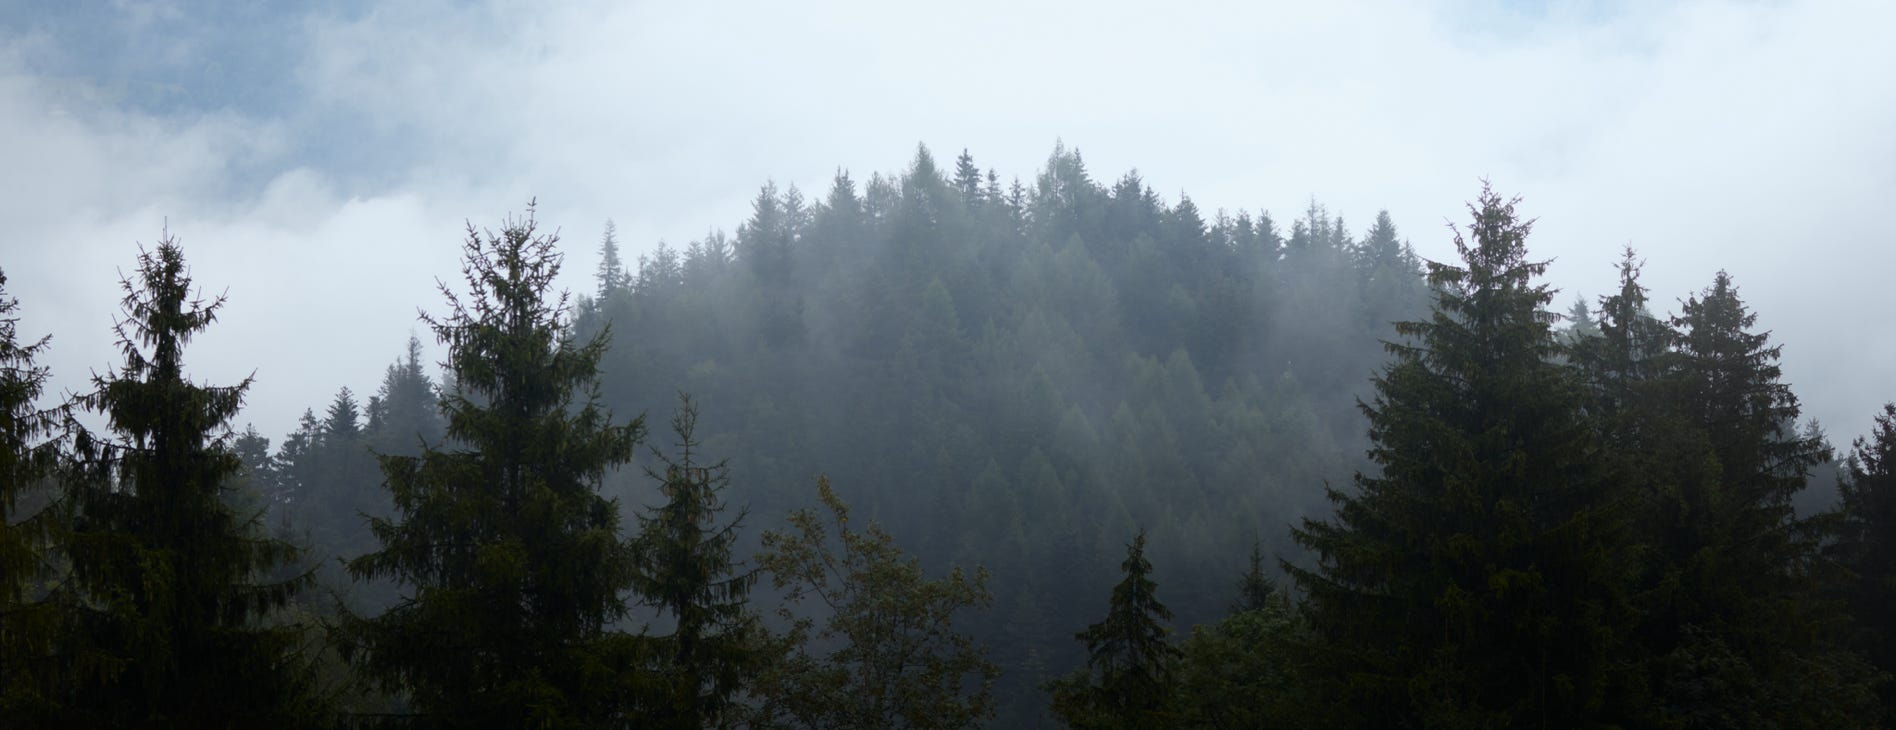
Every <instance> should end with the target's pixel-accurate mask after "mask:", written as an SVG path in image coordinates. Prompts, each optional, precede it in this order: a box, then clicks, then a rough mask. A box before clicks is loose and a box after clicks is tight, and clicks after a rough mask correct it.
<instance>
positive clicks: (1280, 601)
mask: <svg viewBox="0 0 1896 730" xmlns="http://www.w3.org/2000/svg"><path fill="white" fill-rule="evenodd" d="M1303 639H1304V627H1303V625H1302V623H1301V622H1300V621H1299V620H1298V618H1297V615H1296V613H1295V611H1294V610H1293V609H1292V607H1291V605H1290V602H1289V600H1287V599H1286V598H1285V597H1284V596H1283V595H1281V594H1275V593H1273V594H1271V595H1270V596H1269V597H1268V598H1266V599H1265V600H1264V602H1263V604H1262V605H1260V606H1258V607H1256V608H1247V609H1244V610H1241V611H1233V612H1232V614H1231V615H1230V616H1226V617H1225V618H1223V619H1220V620H1219V621H1218V622H1216V623H1212V624H1201V625H1199V626H1194V627H1192V634H1191V636H1190V637H1188V638H1186V639H1185V644H1184V646H1183V647H1182V656H1181V657H1180V659H1179V664H1178V692H1177V698H1176V700H1175V704H1176V707H1177V722H1178V726H1179V727H1189V728H1264V727H1301V726H1309V725H1310V724H1311V723H1309V722H1303V721H1302V718H1300V717H1299V716H1298V715H1297V714H1295V713H1296V712H1297V709H1296V708H1297V705H1298V699H1299V698H1298V691H1299V689H1300V688H1301V685H1300V680H1301V675H1300V674H1299V673H1298V672H1299V669H1298V664H1297V657H1298V656H1299V655H1298V652H1299V651H1300V649H1301V646H1302V644H1303Z"/></svg>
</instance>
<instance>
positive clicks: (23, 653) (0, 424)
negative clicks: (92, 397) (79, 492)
mask: <svg viewBox="0 0 1896 730" xmlns="http://www.w3.org/2000/svg"><path fill="white" fill-rule="evenodd" d="M6 283H7V276H6V272H4V271H0V717H11V718H18V719H19V720H20V721H21V722H22V723H23V724H24V723H28V722H32V721H34V720H38V719H45V718H50V717H51V715H52V713H53V712H54V711H55V710H56V706H54V705H52V704H51V702H52V697H51V696H50V694H49V693H50V692H51V691H52V690H53V688H54V687H56V686H57V683H58V680H57V679H56V678H55V677H54V676H53V675H52V674H51V672H52V671H53V667H51V666H50V653H51V651H52V644H51V641H50V640H51V638H52V632H53V630H54V627H55V626H56V625H57V624H56V621H57V619H58V613H57V611H56V610H55V609H54V607H53V606H50V605H48V604H46V603H44V602H42V601H40V600H39V598H40V597H39V596H38V595H37V594H38V593H40V590H41V586H42V585H43V582H44V581H45V580H46V579H47V578H48V577H50V576H51V575H52V573H53V566H54V562H53V560H52V559H51V557H50V556H49V554H48V544H47V537H48V535H49V531H50V530H51V529H53V528H54V527H55V524H54V523H55V517H56V514H55V513H54V512H52V511H51V510H48V509H45V507H46V506H47V505H46V502H47V501H48V500H47V499H45V498H44V497H45V496H46V495H43V494H40V493H38V490H40V489H41V488H43V487H44V480H45V479H46V477H47V475H48V474H50V473H51V471H52V468H53V466H54V464H55V460H56V458H57V456H58V452H57V450H56V448H57V445H58V444H57V442H56V441H55V440H54V438H53V437H54V435H55V433H56V431H57V430H58V428H59V425H60V421H61V416H62V415H63V414H62V413H61V412H60V409H57V408H55V409H43V408H40V407H39V403H38V401H39V398H40V395H41V394H42V393H43V392H44V391H45V389H46V379H47V378H48V377H49V376H50V373H49V371H48V369H47V368H46V366H44V365H40V364H38V363H37V362H36V359H37V358H38V357H39V356H40V355H42V354H44V353H45V352H46V348H47V345H48V343H49V342H50V341H51V337H50V336H44V337H41V338H39V339H37V340H33V341H30V342H22V341H20V339H19V331H18V324H19V316H18V314H17V312H18V311H19V306H20V303H19V300H17V299H14V298H11V297H9V296H7V294H6Z"/></svg>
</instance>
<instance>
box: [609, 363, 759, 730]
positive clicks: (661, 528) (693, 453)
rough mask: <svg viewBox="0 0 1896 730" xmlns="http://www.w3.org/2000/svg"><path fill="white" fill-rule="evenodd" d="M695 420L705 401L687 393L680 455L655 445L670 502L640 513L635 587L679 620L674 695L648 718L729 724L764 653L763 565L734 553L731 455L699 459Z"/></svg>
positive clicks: (679, 424) (672, 645) (666, 662)
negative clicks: (758, 597)
mask: <svg viewBox="0 0 1896 730" xmlns="http://www.w3.org/2000/svg"><path fill="white" fill-rule="evenodd" d="M697 421H698V410H697V407H696V406H694V405H693V404H692V403H691V400H690V398H687V397H683V396H680V398H679V406H678V412H677V414H676V415H674V416H673V417H672V432H673V433H674V434H676V435H677V437H678V442H677V444H676V445H675V446H676V448H677V455H676V456H675V457H674V456H670V455H667V454H665V453H664V452H662V451H659V450H657V449H653V450H652V455H653V457H654V458H655V459H656V460H657V461H658V463H659V464H660V465H661V468H659V469H656V470H648V474H650V475H651V477H652V478H654V479H657V480H658V481H659V482H660V485H661V486H660V492H661V493H662V494H664V495H665V503H664V504H663V505H660V506H658V507H654V508H651V509H649V510H647V512H646V514H645V515H643V516H641V517H639V523H640V532H639V535H638V538H637V539H636V540H635V541H634V546H635V549H636V551H637V554H638V571H637V573H636V576H637V577H636V579H635V580H634V581H633V589H634V590H635V591H637V592H638V594H639V595H640V596H642V597H643V598H644V599H645V601H646V602H647V603H649V604H651V605H653V606H656V607H657V608H659V609H661V610H663V611H664V612H665V613H667V614H670V616H671V618H672V620H673V622H674V629H673V631H672V635H671V636H670V637H667V639H666V642H665V646H664V651H665V652H666V656H665V657H664V658H663V659H662V660H660V662H659V664H658V666H657V667H656V670H657V671H659V672H661V673H662V674H663V675H664V676H665V677H667V678H668V681H670V682H671V685H672V687H671V692H670V697H669V698H668V699H669V702H668V703H667V704H665V705H663V706H662V707H661V708H659V709H658V710H657V711H656V712H655V713H654V715H653V716H651V717H648V718H646V721H647V722H649V723H652V724H654V725H665V726H670V727H679V728H699V727H724V726H726V725H727V724H729V723H728V720H730V719H731V703H732V698H733V697H734V696H735V694H736V693H737V691H738V690H739V689H740V687H741V685H742V684H743V683H744V681H745V680H746V679H747V678H748V675H749V674H751V673H753V672H754V671H756V670H757V668H758V666H759V664H760V661H761V658H762V653H761V645H760V643H759V640H760V638H761V637H760V635H759V631H760V629H759V627H758V623H757V617H756V614H754V613H752V612H751V611H750V610H749V608H748V601H749V595H750V589H751V585H752V584H753V583H755V582H756V571H755V570H741V567H742V566H741V565H740V564H739V563H737V562H736V561H735V560H733V558H732V557H731V548H732V545H733V544H735V543H736V542H737V529H738V527H739V526H740V525H741V524H742V522H743V517H744V516H743V513H742V512H739V513H738V515H737V516H736V517H735V518H733V519H731V520H730V521H728V522H723V523H721V524H720V521H719V515H721V514H722V513H723V512H724V504H723V500H722V498H721V496H720V495H721V494H722V492H723V491H724V489H725V486H726V484H727V483H728V481H729V477H728V476H727V473H726V472H727V469H726V467H725V464H724V462H722V461H719V462H716V463H712V464H704V463H701V462H700V461H698V456H697V451H698V440H697V436H696V435H695V434H696V432H697Z"/></svg>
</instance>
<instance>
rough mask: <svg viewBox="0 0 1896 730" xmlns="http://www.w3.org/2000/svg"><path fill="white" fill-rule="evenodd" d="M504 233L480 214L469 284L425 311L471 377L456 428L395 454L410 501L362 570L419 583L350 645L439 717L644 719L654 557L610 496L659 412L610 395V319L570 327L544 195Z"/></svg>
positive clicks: (390, 460)
mask: <svg viewBox="0 0 1896 730" xmlns="http://www.w3.org/2000/svg"><path fill="white" fill-rule="evenodd" d="M527 210H528V212H527V216H526V219H525V220H509V221H508V222H507V223H506V225H505V226H504V227H503V229H502V230H501V232H500V233H499V234H498V235H496V234H493V233H487V234H485V235H483V234H482V233H480V232H477V231H475V230H474V227H473V226H472V225H469V226H468V239H467V242H466V244H465V245H464V248H463V251H464V253H465V256H466V261H465V263H464V265H463V273H464V275H465V277H466V280H467V286H468V289H469V294H468V295H466V297H465V298H463V296H462V295H459V294H456V293H455V292H453V291H452V290H450V289H448V288H447V286H446V285H443V286H442V294H443V295H444V297H445V298H446V299H447V304H448V313H447V315H446V316H445V317H439V318H437V317H432V316H425V315H424V319H425V320H426V321H427V322H428V324H429V326H430V327H431V328H432V329H433V330H434V333H435V337H436V339H437V340H438V341H440V342H441V343H442V344H443V345H445V346H447V348H448V365H449V367H450V369H451V371H452V372H453V375H454V377H455V383H456V387H455V388H454V389H453V390H451V391H449V392H448V394H447V395H446V396H445V397H444V398H443V405H444V409H445V411H446V414H447V421H448V427H447V440H446V442H444V443H443V444H439V445H435V444H431V445H428V446H427V447H425V448H424V449H423V451H422V453H421V455H420V456H417V457H406V456H395V455H388V456H383V457H381V463H382V471H383V474H384V475H385V477H386V478H387V483H388V487H389V490H390V492H391V493H392V495H393V497H394V504H395V510H396V514H395V516H394V517H393V518H391V519H374V520H371V525H372V528H373V530H374V533H375V536H376V537H377V538H379V539H380V541H381V543H382V549H381V550H380V551H378V552H375V553H372V554H370V555H365V556H363V557H360V558H357V559H355V560H352V561H350V562H349V570H350V572H351V573H352V574H354V575H355V577H356V578H357V579H358V580H365V579H380V578H388V579H393V580H395V581H397V582H398V583H400V584H402V585H403V586H405V587H406V589H407V595H405V596H404V597H403V599H402V600H401V601H400V602H399V603H397V604H396V605H395V606H394V607H393V608H391V609H389V610H388V611H387V612H386V613H384V614H382V615H381V616H378V617H375V618H372V619H356V620H352V621H351V622H350V624H349V628H350V629H351V632H350V634H351V636H352V639H353V642H354V643H352V644H351V645H350V646H348V647H346V649H347V650H348V651H347V652H346V653H347V654H348V655H349V656H351V657H352V658H353V659H354V661H356V662H357V663H358V664H359V665H360V666H362V667H363V668H364V669H366V670H367V671H368V672H370V673H371V674H372V675H373V676H375V677H378V678H379V679H381V680H382V681H384V682H385V683H388V684H390V685H392V686H395V687H399V688H405V689H406V690H407V691H408V692H409V693H410V696H411V698H412V701H413V703H414V706H415V707H416V709H418V710H419V711H420V712H422V713H423V714H424V715H425V716H427V717H428V718H429V719H430V720H432V721H435V722H440V723H445V724H451V725H454V726H458V727H523V726H546V727H597V726H602V725H613V724H623V723H626V722H629V721H630V720H629V717H630V715H629V713H631V712H632V711H633V709H634V708H633V707H632V703H633V702H634V701H635V700H636V698H637V697H638V696H639V693H638V692H637V691H636V690H637V688H636V687H634V686H632V684H631V680H633V679H634V675H633V674H632V671H631V670H632V667H633V666H634V665H635V662H636V660H637V657H636V653H637V652H636V650H637V646H636V642H634V641H633V638H632V637H628V636H626V635H623V634H620V633H618V632H615V631H612V630H611V629H610V628H609V627H610V625H611V624H612V623H613V622H615V621H617V620H618V619H620V618H622V617H623V616H624V615H625V614H626V611H627V604H626V598H625V594H626V592H627V591H628V590H629V589H630V588H631V586H632V583H633V579H634V575H635V569H636V562H635V559H634V555H633V552H632V550H631V549H630V546H629V544H628V543H627V541H626V540H624V539H623V538H622V537H621V535H620V528H619V517H618V506H617V505H616V504H615V503H614V502H612V501H610V500H607V499H604V498H602V497H600V496H599V493H598V489H599V484H600V479H601V477H602V475H603V474H604V473H605V472H606V470H608V469H610V468H612V467H614V466H617V465H620V464H624V463H625V462H626V461H628V460H629V459H630V458H631V456H632V450H633V448H634V446H635V445H636V444H637V442H638V441H639V439H640V438H641V436H642V434H643V419H634V420H633V421H632V422H630V423H627V424H614V423H612V419H611V417H610V415H609V414H608V413H606V412H605V411H604V409H603V408H601V407H600V406H599V405H598V402H597V388H596V384H595V383H596V378H597V366H598V362H599V358H600V355H601V353H603V352H604V351H605V348H606V342H607V340H606V335H604V334H601V335H600V336H598V337H596V338H594V339H593V340H591V341H590V342H586V343H583V344H576V343H574V342H571V341H569V340H568V339H566V338H564V337H563V335H562V333H563V332H565V329H566V328H565V322H564V321H563V315H564V313H565V312H566V301H565V296H564V295H560V296H558V297H557V298H556V297H554V296H553V295H552V293H551V289H552V286H553V281H554V277H555V276H556V275H557V274H558V272H559V269H560V256H559V254H558V253H557V252H556V251H555V249H554V246H555V244H556V243H557V237H556V236H548V235H541V234H538V233H536V231H535V221H534V218H533V208H532V206H531V205H529V206H528V209H527Z"/></svg>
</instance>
